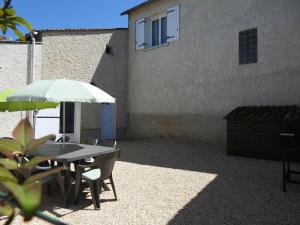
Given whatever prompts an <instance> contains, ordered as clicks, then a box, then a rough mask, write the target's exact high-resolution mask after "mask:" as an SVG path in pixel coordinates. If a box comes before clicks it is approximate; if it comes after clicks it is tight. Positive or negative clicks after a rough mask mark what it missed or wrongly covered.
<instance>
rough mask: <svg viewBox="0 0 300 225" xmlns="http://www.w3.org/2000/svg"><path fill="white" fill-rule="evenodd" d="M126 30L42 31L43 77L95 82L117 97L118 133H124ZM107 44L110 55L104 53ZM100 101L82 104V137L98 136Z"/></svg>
mask: <svg viewBox="0 0 300 225" xmlns="http://www.w3.org/2000/svg"><path fill="white" fill-rule="evenodd" d="M127 36H128V33H127V29H114V30H93V31H88V30H84V31H80V30H78V31H43V33H42V42H43V50H42V59H43V63H42V79H55V78H66V79H74V80H80V81H83V82H88V83H89V82H94V83H95V84H96V86H97V87H99V88H101V89H102V90H104V91H106V92H108V93H109V94H111V95H112V96H114V97H115V98H116V99H117V136H118V137H119V138H123V137H125V132H126V126H127V121H126V112H127V107H126V106H127V105H126V104H127V103H126V98H127V95H126V80H127V63H128V61H127V56H128V52H127V51H128V37H127ZM106 45H109V46H111V47H112V48H113V54H112V55H109V54H106V53H105V48H106ZM100 107H101V106H100V105H99V104H82V118H81V119H82V122H81V127H82V136H83V138H84V137H85V136H87V137H98V136H99V135H100V132H99V129H100V128H101V124H100V123H101V121H100Z"/></svg>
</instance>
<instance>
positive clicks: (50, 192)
mask: <svg viewBox="0 0 300 225" xmlns="http://www.w3.org/2000/svg"><path fill="white" fill-rule="evenodd" d="M47 191H48V196H49V197H52V191H51V184H47Z"/></svg>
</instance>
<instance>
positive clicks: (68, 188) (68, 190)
mask: <svg viewBox="0 0 300 225" xmlns="http://www.w3.org/2000/svg"><path fill="white" fill-rule="evenodd" d="M64 168H66V170H65V189H66V201H65V207H67V206H68V204H69V201H70V196H71V190H72V177H71V170H70V164H69V163H64Z"/></svg>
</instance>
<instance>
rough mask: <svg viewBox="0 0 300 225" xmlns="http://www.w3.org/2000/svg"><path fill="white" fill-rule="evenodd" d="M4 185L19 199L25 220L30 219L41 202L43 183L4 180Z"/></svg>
mask: <svg viewBox="0 0 300 225" xmlns="http://www.w3.org/2000/svg"><path fill="white" fill-rule="evenodd" d="M3 185H4V186H5V187H6V188H7V189H8V190H9V191H10V192H11V193H12V194H13V196H14V197H15V198H16V199H17V201H18V203H19V205H20V208H21V209H22V210H23V213H24V217H25V221H28V220H30V219H31V218H32V217H33V215H34V213H35V211H36V210H37V208H38V207H39V205H40V202H41V192H42V184H41V183H38V182H36V183H30V184H25V185H19V184H15V183H12V182H4V183H3Z"/></svg>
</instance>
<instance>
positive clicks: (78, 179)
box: [74, 171, 82, 204]
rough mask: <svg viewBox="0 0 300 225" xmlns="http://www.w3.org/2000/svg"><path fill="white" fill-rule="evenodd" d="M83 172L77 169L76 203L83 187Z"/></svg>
mask: <svg viewBox="0 0 300 225" xmlns="http://www.w3.org/2000/svg"><path fill="white" fill-rule="evenodd" d="M81 179H82V178H81V172H80V171H76V178H75V202H74V203H75V204H77V203H78V200H79V195H80V188H81Z"/></svg>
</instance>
